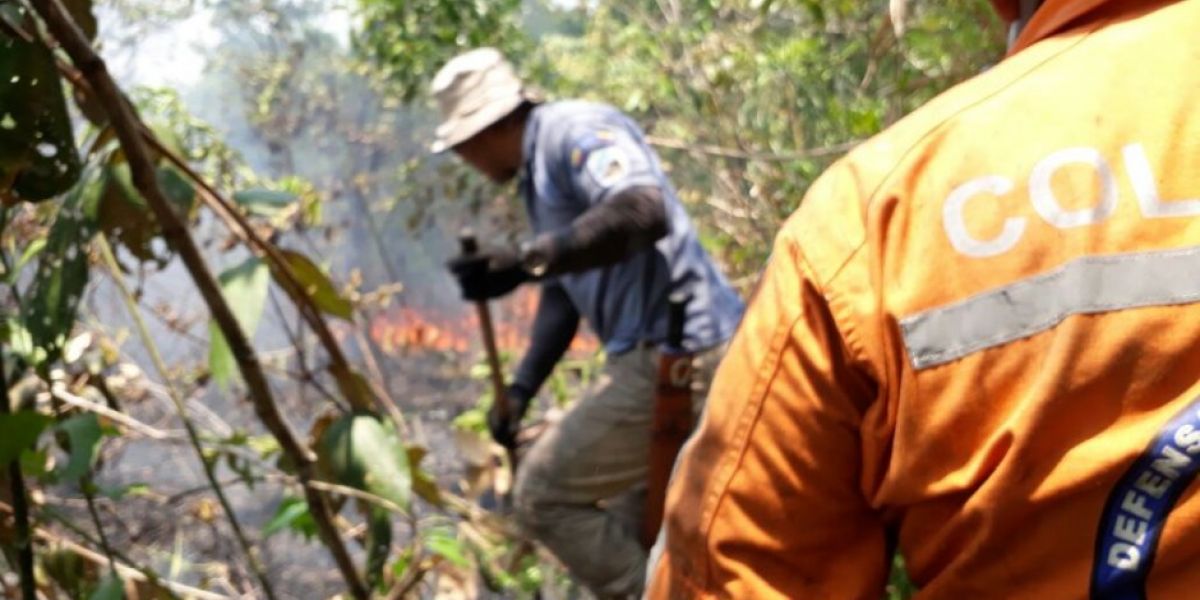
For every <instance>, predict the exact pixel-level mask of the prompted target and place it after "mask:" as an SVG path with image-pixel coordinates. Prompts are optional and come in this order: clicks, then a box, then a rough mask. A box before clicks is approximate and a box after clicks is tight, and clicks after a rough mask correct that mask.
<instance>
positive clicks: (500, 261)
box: [446, 248, 529, 301]
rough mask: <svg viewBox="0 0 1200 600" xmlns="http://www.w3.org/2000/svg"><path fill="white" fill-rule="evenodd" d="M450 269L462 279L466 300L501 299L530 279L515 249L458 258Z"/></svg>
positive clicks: (500, 249) (495, 249) (490, 249)
mask: <svg viewBox="0 0 1200 600" xmlns="http://www.w3.org/2000/svg"><path fill="white" fill-rule="evenodd" d="M446 266H447V268H449V269H450V272H451V273H453V274H454V277H455V278H456V279H458V285H459V287H460V288H462V296H463V299H465V300H472V301H480V300H490V299H492V298H498V297H500V296H503V295H505V294H507V293H509V292H511V291H513V290H514V289H516V287H517V286H518V285H521V284H522V283H525V282H526V281H528V280H529V273H526V272H525V269H524V268H522V266H521V257H520V255H519V254H518V253H517V250H516V249H515V248H485V249H484V250H483V251H481V252H476V253H475V254H471V255H469V256H461V255H460V256H457V257H455V258H453V259H451V260H450V262H449V263H447V265H446Z"/></svg>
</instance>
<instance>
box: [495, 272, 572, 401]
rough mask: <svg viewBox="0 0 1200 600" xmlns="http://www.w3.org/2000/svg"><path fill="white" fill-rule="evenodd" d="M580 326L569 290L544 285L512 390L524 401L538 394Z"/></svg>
mask: <svg viewBox="0 0 1200 600" xmlns="http://www.w3.org/2000/svg"><path fill="white" fill-rule="evenodd" d="M578 329H579V312H578V311H576V310H575V306H574V305H573V304H571V299H570V298H569V297H567V293H566V291H565V290H563V289H562V288H561V287H559V286H557V285H553V286H548V287H546V288H544V289H543V290H542V296H541V299H540V300H539V301H538V309H537V314H536V316H535V317H534V319H533V335H532V338H531V339H530V343H529V350H528V351H527V352H526V353H525V357H524V358H523V359H521V364H520V366H519V367H517V372H516V376H515V377H514V378H513V382H512V385H511V388H510V389H511V392H510V393H513V394H515V395H518V396H520V398H519V400H521V401H527V400H529V399H530V398H532V397H533V396H534V395H535V394H537V391H538V389H539V388H541V387H542V383H543V382H545V381H546V378H547V377H549V376H550V372H551V371H553V370H554V365H555V364H557V363H558V361H559V359H561V358H562V357H563V354H565V353H566V352H567V349H568V348H570V347H571V341H572V340H574V339H575V333H576V332H577V331H578Z"/></svg>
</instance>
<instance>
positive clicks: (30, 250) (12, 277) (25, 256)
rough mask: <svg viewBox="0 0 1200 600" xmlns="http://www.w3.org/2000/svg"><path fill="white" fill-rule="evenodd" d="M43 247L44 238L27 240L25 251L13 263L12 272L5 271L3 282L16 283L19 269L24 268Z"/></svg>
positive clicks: (44, 244) (44, 243) (19, 273)
mask: <svg viewBox="0 0 1200 600" xmlns="http://www.w3.org/2000/svg"><path fill="white" fill-rule="evenodd" d="M45 248H46V238H37V239H35V240H33V241H32V242H29V245H28V246H25V251H24V252H22V253H21V257H20V258H18V259H17V263H16V264H15V265H13V269H12V272H10V273H5V275H4V281H5V283H7V284H9V285H12V284H14V283H16V281H17V278H18V277H20V276H21V271H22V270H24V269H25V266H26V265H28V264H29V261H31V260H33V259H34V257H36V256H37V255H38V254H39V253H41V251H42V250H44V249H45Z"/></svg>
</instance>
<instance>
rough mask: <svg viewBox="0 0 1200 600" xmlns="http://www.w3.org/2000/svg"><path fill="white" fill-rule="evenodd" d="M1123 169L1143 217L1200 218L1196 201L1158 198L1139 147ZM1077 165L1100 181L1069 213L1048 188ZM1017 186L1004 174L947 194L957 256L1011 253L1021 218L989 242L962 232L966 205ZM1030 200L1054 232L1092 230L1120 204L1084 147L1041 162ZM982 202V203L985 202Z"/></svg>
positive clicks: (1111, 175) (1111, 181)
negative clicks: (1084, 201)
mask: <svg viewBox="0 0 1200 600" xmlns="http://www.w3.org/2000/svg"><path fill="white" fill-rule="evenodd" d="M1121 156H1122V158H1123V160H1124V165H1125V170H1126V172H1127V173H1128V175H1129V180H1130V184H1131V187H1132V188H1133V193H1134V196H1135V197H1136V199H1137V203H1138V207H1139V209H1140V211H1141V214H1142V216H1143V217H1145V218H1148V219H1161V218H1172V217H1194V216H1200V198H1195V199H1180V200H1164V199H1163V198H1162V196H1161V195H1160V194H1159V190H1158V183H1157V181H1156V180H1155V177H1154V172H1153V169H1152V168H1151V166H1150V161H1149V159H1148V158H1147V157H1146V150H1145V149H1144V148H1143V147H1142V144H1141V143H1137V142H1135V143H1132V144H1128V145H1126V146H1125V147H1123V148H1122V149H1121ZM1068 166H1074V167H1075V168H1079V167H1080V166H1082V167H1083V168H1086V169H1088V170H1090V171H1091V172H1092V173H1093V174H1094V176H1095V177H1096V178H1097V179H1098V181H1099V184H1100V185H1099V190H1098V194H1097V197H1095V198H1089V199H1088V200H1089V203H1088V205H1087V206H1085V207H1083V208H1075V209H1071V210H1068V209H1066V208H1064V207H1063V204H1062V202H1061V201H1060V198H1058V197H1057V196H1055V193H1054V189H1053V185H1052V184H1053V181H1054V176H1055V175H1056V174H1057V173H1058V172H1059V171H1060V170H1062V169H1063V168H1064V167H1068ZM1015 188H1016V184H1015V183H1014V182H1013V180H1012V179H1010V178H1008V177H1005V176H1003V175H985V176H982V177H976V178H974V179H971V180H969V181H967V182H966V183H963V184H962V185H959V186H958V187H956V188H954V190H953V191H951V192H950V195H949V196H947V197H946V201H945V202H944V203H943V205H942V228H943V229H944V230H945V231H946V237H947V238H948V239H949V241H950V245H951V246H953V247H954V249H955V250H957V251H958V252H959V253H960V254H962V255H964V256H969V257H971V258H987V257H991V256H998V255H1000V254H1004V253H1006V252H1008V251H1009V250H1012V249H1013V248H1014V247H1016V246H1017V244H1018V243H1019V242H1020V241H1021V238H1022V237H1023V236H1024V235H1025V229H1026V225H1027V222H1026V218H1025V217H1020V216H1010V217H1007V218H1005V219H1004V224H1003V226H1002V228H1001V230H1000V233H999V234H998V235H996V236H995V237H993V238H991V239H979V238H976V237H975V236H973V235H972V234H971V233H970V231H969V230H968V227H967V222H966V206H967V203H968V202H972V201H975V202H985V201H991V202H1003V201H1004V199H1005V196H1007V195H1009V194H1011V193H1012V191H1013V190H1014V189H1015ZM1028 191H1029V201H1030V204H1032V205H1033V209H1034V211H1035V212H1036V213H1037V214H1038V216H1040V217H1041V218H1042V220H1043V221H1045V222H1046V223H1048V224H1050V225H1052V226H1054V227H1056V228H1058V229H1071V228H1075V227H1086V226H1090V225H1097V224H1100V223H1103V222H1104V221H1106V220H1107V219H1108V218H1109V217H1111V216H1112V215H1113V213H1114V212H1115V211H1116V209H1117V203H1118V200H1119V193H1118V186H1117V177H1116V173H1115V172H1114V171H1113V168H1112V166H1111V165H1110V164H1109V162H1108V161H1107V160H1106V159H1105V158H1104V156H1103V154H1102V153H1101V152H1100V150H1097V149H1095V148H1088V147H1077V148H1065V149H1062V150H1058V151H1055V152H1053V153H1051V154H1050V155H1048V156H1046V157H1045V158H1043V159H1042V160H1041V161H1039V162H1038V163H1037V164H1036V165H1034V167H1033V170H1032V171H1031V172H1030V175H1029V181H1028ZM985 197H987V198H985Z"/></svg>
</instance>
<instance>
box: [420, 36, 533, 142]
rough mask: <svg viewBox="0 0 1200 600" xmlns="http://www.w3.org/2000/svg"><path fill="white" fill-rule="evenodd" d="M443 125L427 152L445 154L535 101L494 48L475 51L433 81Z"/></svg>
mask: <svg viewBox="0 0 1200 600" xmlns="http://www.w3.org/2000/svg"><path fill="white" fill-rule="evenodd" d="M431 87H432V88H433V97H434V99H435V100H437V104H438V110H439V111H440V112H441V115H442V122H441V123H440V124H439V125H438V127H437V131H436V133H435V135H436V136H437V137H436V139H435V140H434V142H433V144H432V145H431V146H430V150H432V151H433V152H444V151H446V150H448V149H450V148H453V147H454V146H457V145H458V144H461V143H463V142H465V141H467V140H468V139H470V138H471V137H472V136H474V135H475V134H477V133H479V132H480V131H483V130H484V129H487V127H488V126H490V125H492V124H493V123H496V122H497V121H499V120H500V119H503V118H504V117H506V116H508V114H509V113H511V112H512V111H514V110H516V109H517V107H518V106H520V105H521V103H522V102H525V101H531V102H537V101H538V97H537V94H535V93H532V92H530V91H528V90H526V89H525V85H524V84H523V83H521V80H520V79H519V78H518V77H517V74H516V72H515V71H514V70H513V66H512V64H510V63H509V62H508V61H507V60H505V58H504V55H503V54H501V53H500V51H499V50H496V49H495V48H478V49H475V50H471V51H469V52H466V53H464V54H460V55H458V56H456V57H454V58H452V59H450V62H448V63H446V65H445V66H443V67H442V68H441V70H439V71H438V72H437V75H435V76H434V78H433V85H432V86H431Z"/></svg>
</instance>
